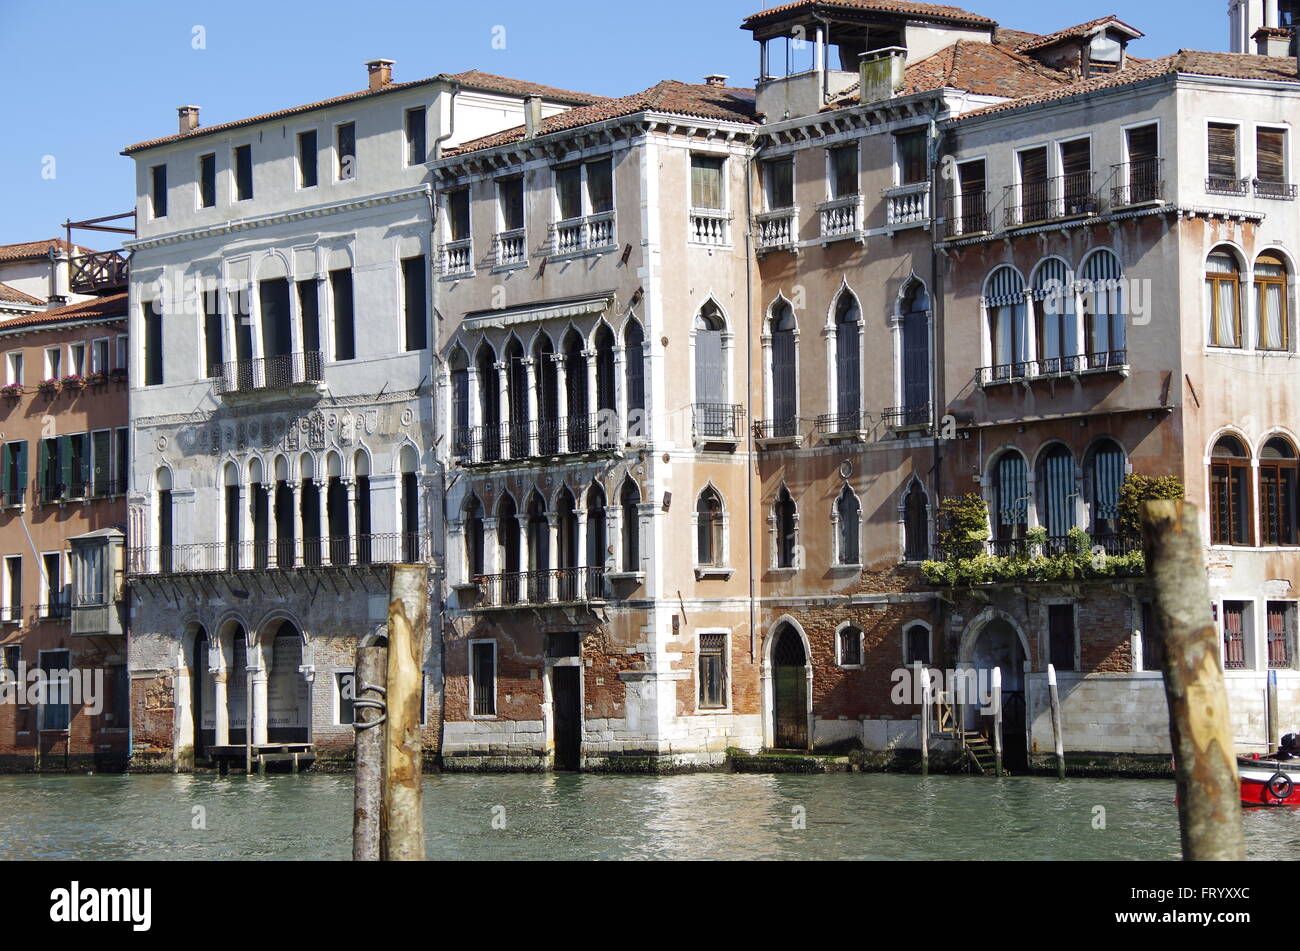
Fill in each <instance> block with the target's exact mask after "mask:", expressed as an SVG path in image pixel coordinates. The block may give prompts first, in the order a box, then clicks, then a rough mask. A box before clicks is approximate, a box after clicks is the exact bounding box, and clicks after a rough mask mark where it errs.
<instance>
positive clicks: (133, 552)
mask: <svg viewBox="0 0 1300 951" xmlns="http://www.w3.org/2000/svg"><path fill="white" fill-rule="evenodd" d="M434 554H435V549H434V536H433V533H431V532H384V533H367V534H360V535H330V536H323V537H310V536H309V537H306V538H300V539H284V538H281V539H276V540H275V541H274V542H272V541H270V540H268V539H262V538H258V539H253V540H251V541H239V542H198V543H194V544H189V545H166V546H157V545H155V546H136V547H132V548H130V549H128V551H127V572H128V573H129V574H131V575H135V576H150V575H173V574H175V575H181V574H208V573H214V572H230V571H269V570H284V571H289V570H294V569H299V568H335V567H346V566H349V565H393V564H424V563H428V562H431V561H433V559H434Z"/></svg>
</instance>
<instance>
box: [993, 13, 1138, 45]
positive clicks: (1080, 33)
mask: <svg viewBox="0 0 1300 951" xmlns="http://www.w3.org/2000/svg"><path fill="white" fill-rule="evenodd" d="M1112 22H1113V23H1115V24H1116V25H1117V26H1122V27H1124V28H1125V29H1128V30H1132V31H1133V32H1134V33H1136V34H1137V35H1138V36H1146V34H1145V33H1143V32H1142V31H1141V30H1139V29H1138V28H1137V27H1135V26H1130V25H1129V24H1127V23H1125V22H1124V21H1123V20H1121V19H1120V18H1119V17H1117V16H1115V14H1113V13H1112V14H1111V15H1110V16H1104V17H1098V18H1097V19H1095V20H1089V21H1088V22H1087V23H1077V24H1075V25H1074V26H1067V27H1066V28H1065V29H1064V30H1057V31H1056V32H1055V33H1047V34H1045V35H1043V36H1039V37H1036V38H1034V39H1030V40H1026V41H1025V42H1024V43H1022V44H1020V45H1019V46H1017V47H1016V51H1017V52H1020V53H1027V52H1029V51H1030V50H1037V49H1042V48H1043V47H1046V46H1052V45H1053V44H1055V43H1060V42H1061V41H1063V40H1070V39H1076V38H1079V37H1084V36H1088V35H1089V34H1091V33H1092V32H1093V31H1094V30H1096V29H1097V28H1098V27H1100V26H1102V25H1103V24H1106V23H1112Z"/></svg>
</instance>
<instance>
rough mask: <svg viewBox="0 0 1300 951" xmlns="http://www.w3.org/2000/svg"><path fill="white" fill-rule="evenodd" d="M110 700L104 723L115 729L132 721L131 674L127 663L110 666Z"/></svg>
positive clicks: (123, 726)
mask: <svg viewBox="0 0 1300 951" xmlns="http://www.w3.org/2000/svg"><path fill="white" fill-rule="evenodd" d="M108 674H109V675H108V678H107V680H108V682H109V695H108V697H109V700H108V704H107V709H106V711H105V714H104V723H105V724H106V726H108V727H110V728H113V729H122V728H125V727H126V726H127V725H128V724H129V723H130V721H131V674H130V672H129V671H128V670H127V666H126V664H118V665H116V666H113V667H110V668H108Z"/></svg>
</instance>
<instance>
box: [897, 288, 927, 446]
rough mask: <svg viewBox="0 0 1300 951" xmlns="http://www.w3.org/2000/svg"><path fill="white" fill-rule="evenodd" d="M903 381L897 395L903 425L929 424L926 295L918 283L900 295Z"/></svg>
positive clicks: (899, 420)
mask: <svg viewBox="0 0 1300 951" xmlns="http://www.w3.org/2000/svg"><path fill="white" fill-rule="evenodd" d="M902 308H903V310H902V314H903V326H902V335H903V339H902V347H903V354H902V355H903V361H902V365H903V379H902V386H901V392H900V396H901V397H902V399H903V404H902V412H903V415H902V417H901V418H900V419H897V422H899V423H901V424H902V425H906V426H916V425H925V424H928V423H929V422H930V375H931V368H930V295H929V294H928V293H927V292H926V289H925V285H924V284H922V283H921V282H920V281H915V280H914V281H912V282H911V283H910V284H908V286H907V289H906V290H905V291H904V292H903V303H902Z"/></svg>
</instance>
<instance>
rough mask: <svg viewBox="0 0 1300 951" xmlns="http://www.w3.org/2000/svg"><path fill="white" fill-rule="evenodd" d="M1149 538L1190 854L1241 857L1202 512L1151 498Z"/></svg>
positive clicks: (1236, 784) (1236, 787) (1146, 512)
mask: <svg viewBox="0 0 1300 951" xmlns="http://www.w3.org/2000/svg"><path fill="white" fill-rule="evenodd" d="M1142 536H1143V545H1144V548H1145V550H1146V563H1147V572H1148V574H1149V575H1150V576H1151V579H1152V583H1153V586H1154V588H1155V609H1156V616H1157V617H1158V618H1159V619H1160V626H1161V629H1162V630H1163V632H1164V640H1165V695H1166V697H1167V699H1168V701H1169V737H1170V740H1171V741H1172V743H1173V749H1174V764H1175V769H1176V771H1177V776H1178V815H1179V820H1180V827H1181V831H1182V842H1183V858H1184V859H1186V860H1188V861H1193V862H1204V861H1233V862H1240V861H1242V860H1243V859H1245V857H1246V845H1245V837H1244V834H1243V831H1242V824H1241V786H1240V779H1239V775H1238V772H1237V761H1236V755H1235V751H1234V746H1235V744H1234V743H1233V738H1232V722H1231V720H1230V719H1229V716H1228V691H1227V688H1226V686H1225V685H1224V682H1223V669H1222V660H1221V657H1220V645H1219V634H1218V631H1217V630H1216V629H1215V625H1214V619H1213V617H1212V616H1211V614H1210V588H1209V583H1208V581H1207V580H1206V574H1205V554H1204V553H1205V549H1204V547H1203V545H1202V543H1201V531H1200V513H1199V512H1198V511H1197V508H1196V506H1194V505H1192V504H1190V503H1188V502H1186V501H1183V500H1178V501H1158V502H1147V503H1146V504H1145V505H1144V506H1143V508H1142Z"/></svg>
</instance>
